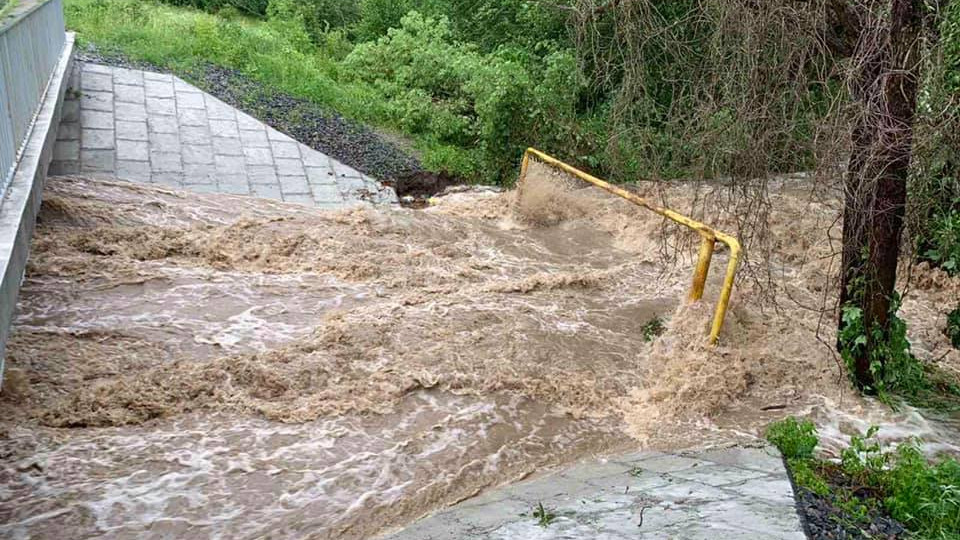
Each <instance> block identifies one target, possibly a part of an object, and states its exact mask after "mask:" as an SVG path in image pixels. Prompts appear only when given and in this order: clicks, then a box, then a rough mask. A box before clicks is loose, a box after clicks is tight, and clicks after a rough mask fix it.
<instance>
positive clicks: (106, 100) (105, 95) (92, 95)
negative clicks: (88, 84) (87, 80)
mask: <svg viewBox="0 0 960 540" xmlns="http://www.w3.org/2000/svg"><path fill="white" fill-rule="evenodd" d="M80 108H81V109H89V110H92V111H107V112H113V92H90V91H86V90H85V91H83V93H82V94H80Z"/></svg>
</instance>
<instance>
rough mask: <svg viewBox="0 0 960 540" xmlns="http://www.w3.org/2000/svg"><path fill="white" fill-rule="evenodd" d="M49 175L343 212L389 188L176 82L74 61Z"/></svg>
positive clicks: (391, 198) (386, 194)
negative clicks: (94, 177) (104, 178)
mask: <svg viewBox="0 0 960 540" xmlns="http://www.w3.org/2000/svg"><path fill="white" fill-rule="evenodd" d="M74 64H75V68H74V72H73V73H72V74H71V80H70V90H68V92H67V97H66V100H65V101H64V112H63V120H62V122H61V124H60V129H59V132H58V136H57V145H56V147H55V150H54V161H53V163H52V164H51V167H50V173H49V174H50V175H63V174H89V175H105V176H115V177H117V178H120V179H123V180H129V181H133V182H145V183H151V184H161V185H164V186H168V187H171V188H176V189H183V190H187V191H198V192H204V193H211V192H214V193H229V194H234V195H253V196H257V197H265V198H270V199H276V200H282V201H286V202H294V203H300V204H306V205H311V206H317V207H321V208H331V209H336V208H342V207H345V206H349V205H353V204H356V203H358V202H360V201H367V202H371V203H374V204H381V203H393V202H396V200H397V196H396V193H394V191H393V189H391V188H389V187H385V186H383V185H382V184H381V183H380V182H378V181H377V180H375V179H373V178H370V177H368V176H366V175H363V174H361V173H360V172H359V171H357V170H356V169H353V168H351V167H348V166H346V165H344V164H343V163H340V162H339V161H337V160H335V159H333V158H331V157H329V156H327V155H324V154H322V153H320V152H317V151H316V150H313V149H312V148H309V147H307V146H306V145H303V144H301V143H299V142H297V141H295V140H293V139H292V138H290V137H288V136H287V135H284V134H283V133H280V132H279V131H277V130H275V129H273V128H271V127H269V126H267V125H265V124H263V123H262V122H260V121H258V120H256V119H255V118H253V117H251V116H249V115H247V114H244V113H243V112H240V111H238V110H236V109H235V108H233V107H231V106H229V105H227V104H226V103H224V102H222V101H220V100H219V99H217V98H215V97H213V96H211V95H210V94H207V93H205V92H202V91H200V90H199V89H198V88H196V87H195V86H192V85H190V84H188V83H186V82H184V81H183V80H182V79H179V78H177V77H175V76H172V75H169V74H162V73H151V72H148V71H138V70H131V69H124V68H116V67H110V66H103V65H98V64H92V63H86V62H75V63H74Z"/></svg>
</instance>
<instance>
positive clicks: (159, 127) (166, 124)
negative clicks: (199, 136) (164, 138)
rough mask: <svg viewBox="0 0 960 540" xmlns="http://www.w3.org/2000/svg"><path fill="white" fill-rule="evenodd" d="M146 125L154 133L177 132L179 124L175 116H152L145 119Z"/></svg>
mask: <svg viewBox="0 0 960 540" xmlns="http://www.w3.org/2000/svg"><path fill="white" fill-rule="evenodd" d="M147 126H149V127H150V131H153V132H155V133H177V132H179V131H180V126H179V125H178V124H177V118H176V117H175V116H152V117H150V118H148V119H147Z"/></svg>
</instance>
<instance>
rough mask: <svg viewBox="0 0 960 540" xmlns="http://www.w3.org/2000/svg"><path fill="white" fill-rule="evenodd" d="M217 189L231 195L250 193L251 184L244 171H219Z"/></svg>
mask: <svg viewBox="0 0 960 540" xmlns="http://www.w3.org/2000/svg"><path fill="white" fill-rule="evenodd" d="M217 190H218V191H219V192H220V193H229V194H231V195H249V194H250V185H249V184H248V183H247V181H246V177H245V176H244V175H243V174H242V173H241V174H230V173H217Z"/></svg>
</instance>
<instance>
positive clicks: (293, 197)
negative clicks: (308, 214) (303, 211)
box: [283, 193, 314, 206]
mask: <svg viewBox="0 0 960 540" xmlns="http://www.w3.org/2000/svg"><path fill="white" fill-rule="evenodd" d="M283 202H288V203H293V204H302V205H304V206H314V200H313V196H312V195H310V194H309V193H284V194H283Z"/></svg>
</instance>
